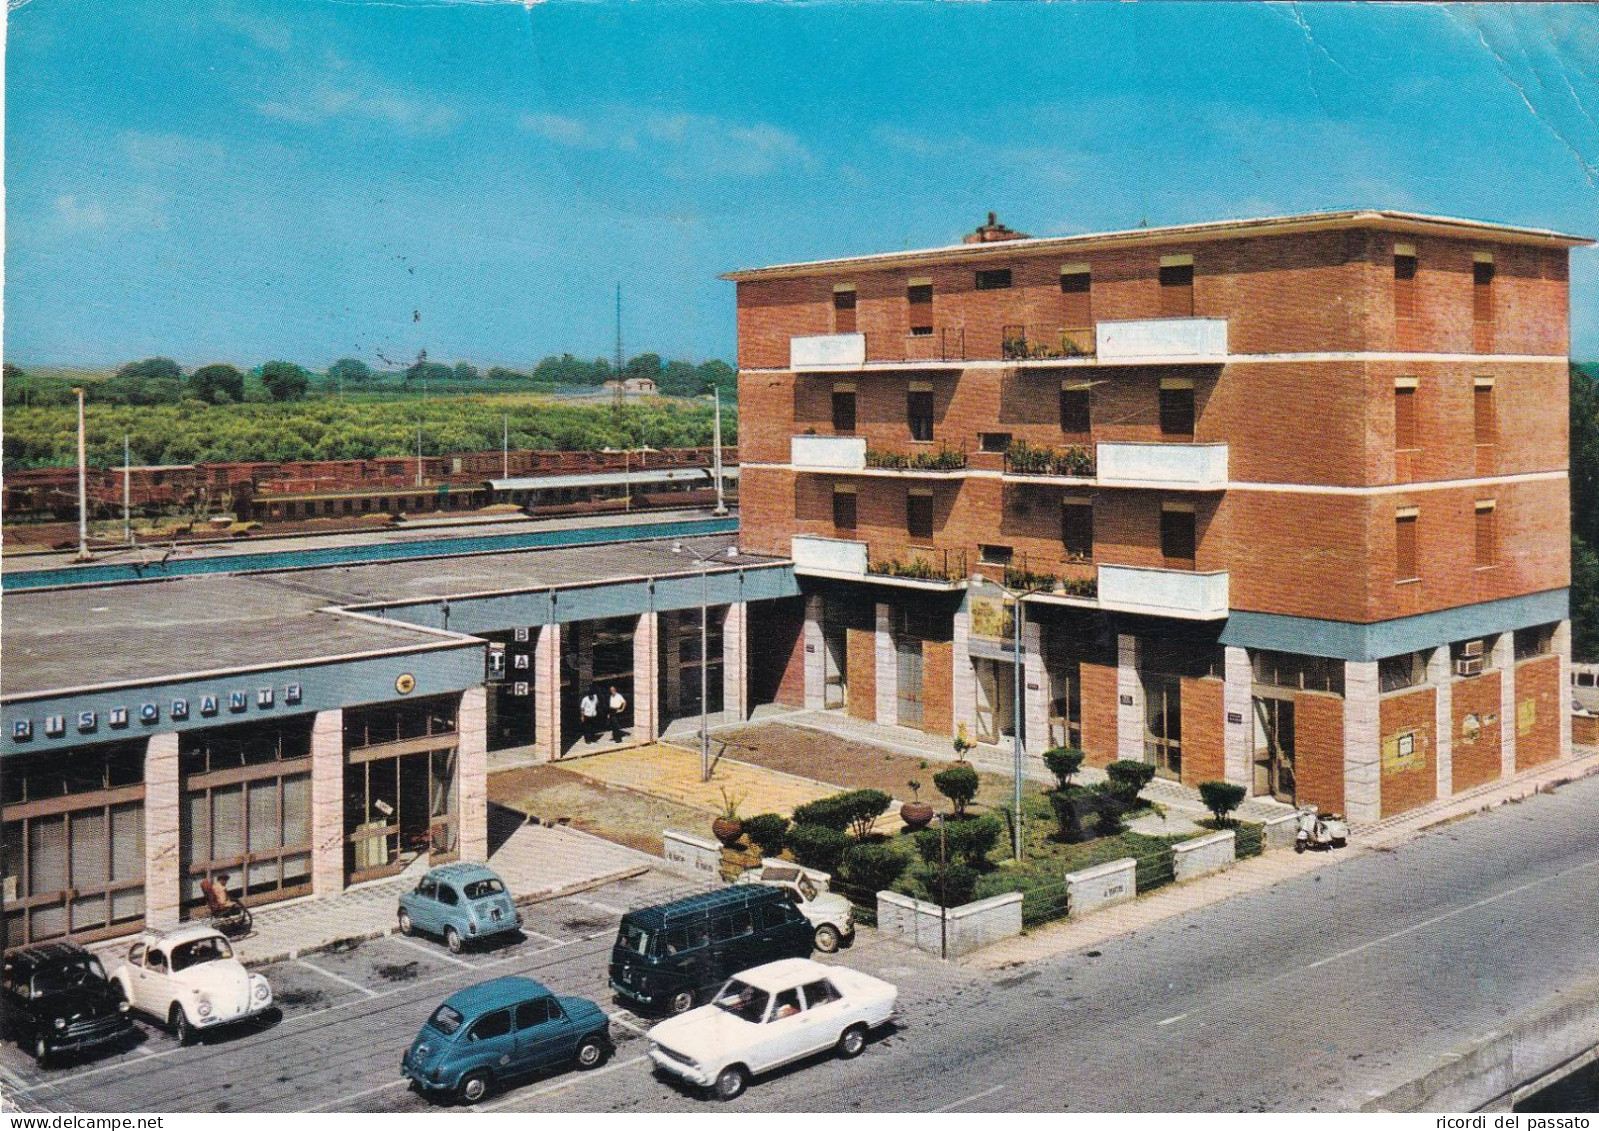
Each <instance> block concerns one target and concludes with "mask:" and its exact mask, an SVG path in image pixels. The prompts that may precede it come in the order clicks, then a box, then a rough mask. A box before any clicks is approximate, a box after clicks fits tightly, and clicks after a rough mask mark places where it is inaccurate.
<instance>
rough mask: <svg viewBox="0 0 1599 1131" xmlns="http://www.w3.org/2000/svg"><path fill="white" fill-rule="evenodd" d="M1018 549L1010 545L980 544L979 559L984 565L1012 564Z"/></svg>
mask: <svg viewBox="0 0 1599 1131" xmlns="http://www.w3.org/2000/svg"><path fill="white" fill-rule="evenodd" d="M1015 556H1016V551H1015V550H1013V549H1011V547H1009V546H978V547H977V560H978V561H979V562H981V563H982V564H983V565H1010V563H1011V559H1012V558H1014V557H1015Z"/></svg>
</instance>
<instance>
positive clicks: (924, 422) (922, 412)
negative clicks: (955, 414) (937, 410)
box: [905, 389, 933, 442]
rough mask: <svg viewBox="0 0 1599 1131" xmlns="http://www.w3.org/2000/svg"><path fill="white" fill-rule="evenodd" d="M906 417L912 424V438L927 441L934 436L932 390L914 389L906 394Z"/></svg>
mask: <svg viewBox="0 0 1599 1131" xmlns="http://www.w3.org/2000/svg"><path fill="white" fill-rule="evenodd" d="M905 418H906V421H907V422H908V423H909V425H910V430H911V439H912V440H920V441H923V442H925V441H928V440H931V439H932V438H933V393H932V390H930V389H912V390H911V391H910V392H908V393H906V394H905Z"/></svg>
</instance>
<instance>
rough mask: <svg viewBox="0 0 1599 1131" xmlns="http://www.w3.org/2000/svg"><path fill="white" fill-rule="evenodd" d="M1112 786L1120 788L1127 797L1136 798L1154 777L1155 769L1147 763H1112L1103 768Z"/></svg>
mask: <svg viewBox="0 0 1599 1131" xmlns="http://www.w3.org/2000/svg"><path fill="white" fill-rule="evenodd" d="M1105 773H1106V774H1107V775H1108V776H1109V778H1110V780H1111V782H1112V784H1114V785H1118V786H1120V787H1121V788H1122V789H1124V790H1126V791H1127V792H1128V794H1129V795H1131V796H1133V797H1137V796H1138V793H1139V791H1140V790H1142V789H1143V788H1144V787H1145V786H1146V785H1148V784H1149V782H1150V779H1152V778H1153V777H1154V776H1155V767H1154V766H1152V765H1150V764H1149V763H1148V762H1128V761H1120V762H1112V763H1111V764H1110V765H1108V766H1106V767H1105Z"/></svg>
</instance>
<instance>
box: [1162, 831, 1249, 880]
mask: <svg viewBox="0 0 1599 1131" xmlns="http://www.w3.org/2000/svg"><path fill="white" fill-rule="evenodd" d="M1235 840H1236V838H1235V837H1234V835H1233V831H1232V830H1231V829H1228V830H1226V831H1225V832H1219V833H1211V834H1210V835H1209V836H1201V837H1195V838H1194V839H1193V840H1185V841H1183V842H1182V843H1181V844H1174V845H1172V874H1173V877H1174V878H1175V879H1176V880H1177V882H1178V883H1182V882H1183V881H1184V880H1192V879H1196V878H1197V877H1199V876H1208V875H1210V873H1212V872H1220V871H1221V870H1222V869H1224V868H1230V867H1231V866H1232V863H1233V860H1234V859H1235V858H1236V853H1235V851H1234V848H1235Z"/></svg>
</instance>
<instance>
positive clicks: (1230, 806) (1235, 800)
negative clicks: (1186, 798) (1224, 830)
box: [1199, 781, 1245, 828]
mask: <svg viewBox="0 0 1599 1131" xmlns="http://www.w3.org/2000/svg"><path fill="white" fill-rule="evenodd" d="M1244 792H1245V791H1244V787H1243V786H1241V785H1234V784H1233V783H1232V782H1230V781H1202V782H1200V783H1199V799H1200V800H1201V801H1203V802H1204V803H1205V808H1206V809H1209V810H1210V811H1211V813H1212V814H1213V815H1214V816H1215V818H1216V825H1217V827H1218V828H1219V827H1220V826H1222V825H1230V824H1232V822H1231V821H1230V820H1228V819H1227V814H1229V813H1231V812H1232V811H1233V810H1234V809H1236V808H1238V807H1239V806H1240V805H1242V804H1243V803H1244Z"/></svg>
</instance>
